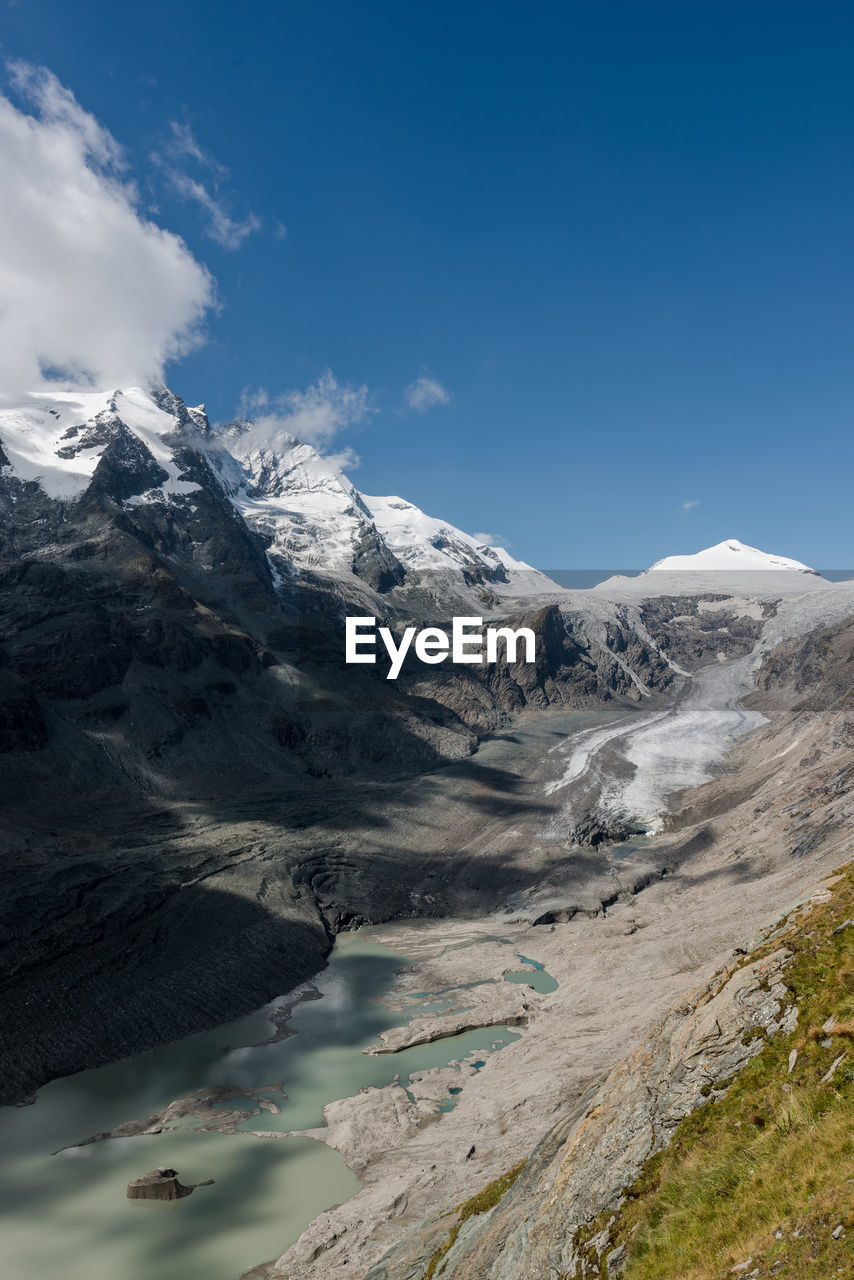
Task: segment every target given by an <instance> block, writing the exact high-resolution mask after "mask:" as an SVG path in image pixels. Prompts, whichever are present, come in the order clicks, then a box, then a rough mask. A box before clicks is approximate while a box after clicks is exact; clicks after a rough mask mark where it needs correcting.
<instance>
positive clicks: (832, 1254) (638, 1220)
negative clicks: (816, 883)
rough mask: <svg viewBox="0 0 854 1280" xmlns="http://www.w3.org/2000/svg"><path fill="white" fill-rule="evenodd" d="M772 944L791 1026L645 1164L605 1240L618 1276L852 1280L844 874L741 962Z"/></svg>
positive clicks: (853, 1103) (850, 990) (850, 1003)
mask: <svg viewBox="0 0 854 1280" xmlns="http://www.w3.org/2000/svg"><path fill="white" fill-rule="evenodd" d="M781 945H784V946H785V947H786V948H787V949H788V950H790V951H791V953H792V956H793V958H792V961H791V964H790V965H789V967H788V969H787V976H786V982H787V985H788V986H789V988H790V990H791V991H792V992H793V994H794V995H795V997H796V1001H797V1005H798V1007H799V1011H800V1013H799V1020H798V1026H797V1028H796V1030H795V1031H794V1032H792V1033H791V1034H790V1035H777V1036H775V1037H771V1038H770V1039H769V1040H768V1041H767V1043H766V1044H765V1046H764V1048H763V1049H762V1052H761V1053H760V1054H758V1055H757V1057H755V1058H754V1059H753V1060H752V1061H751V1062H750V1063H749V1065H748V1066H747V1067H746V1068H745V1069H744V1070H743V1071H742V1072H741V1074H740V1075H739V1076H738V1077H737V1078H736V1079H735V1081H734V1082H733V1083H732V1084H731V1085H730V1086H729V1087H728V1089H727V1090H726V1093H725V1094H723V1096H718V1097H717V1098H715V1099H713V1100H711V1101H710V1102H709V1103H708V1104H707V1105H705V1106H703V1107H701V1108H699V1109H698V1110H697V1111H695V1112H694V1113H693V1114H692V1115H690V1116H688V1117H687V1118H686V1119H685V1120H684V1121H683V1122H682V1123H681V1125H680V1126H679V1128H678V1130H677V1131H676V1135H675V1137H674V1140H673V1141H672V1142H671V1144H670V1146H669V1147H667V1149H666V1150H664V1151H663V1152H661V1153H660V1154H659V1155H657V1156H656V1157H654V1158H653V1159H652V1160H650V1161H649V1162H648V1163H647V1165H646V1166H645V1168H644V1171H643V1173H642V1175H641V1177H640V1178H639V1179H638V1181H637V1183H636V1184H635V1185H634V1186H633V1187H632V1188H631V1189H630V1191H629V1192H628V1193H627V1197H626V1200H625V1202H624V1205H623V1207H622V1210H621V1212H620V1214H619V1215H618V1219H617V1221H616V1222H614V1223H613V1225H612V1227H611V1231H610V1239H611V1247H613V1246H614V1245H616V1244H623V1245H624V1246H625V1250H626V1255H625V1257H626V1261H625V1266H624V1269H623V1270H622V1271H621V1272H620V1276H621V1280H723V1277H725V1276H729V1275H730V1274H735V1275H737V1276H740V1277H742V1280H744V1278H745V1277H751V1280H765V1278H766V1277H769V1278H770V1277H775V1278H780V1277H783V1278H784V1280H790V1278H791V1280H825V1278H826V1277H827V1278H830V1277H837V1276H840V1275H842V1276H854V870H852V869H851V868H850V867H849V868H845V869H844V870H843V872H842V873H841V874H840V877H839V879H838V880H837V881H836V883H835V884H834V885H833V886H832V890H831V897H830V901H828V902H824V903H821V904H820V905H814V906H812V907H810V908H808V909H804V908H801V909H798V910H797V911H795V912H793V913H792V914H791V915H790V916H789V918H788V919H787V921H786V924H785V927H784V929H783V930H782V932H781V933H777V934H776V935H775V937H774V940H773V942H769V943H768V944H767V946H765V947H764V948H760V949H759V950H758V951H756V952H754V953H753V954H752V955H751V956H750V957H749V959H750V960H753V959H756V958H758V957H759V956H761V955H762V954H765V953H767V952H770V951H772V950H775V949H777V948H778V947H780V946H781ZM792 1056H794V1065H793V1066H792V1067H791V1070H790V1060H791V1057H792ZM602 1225H604V1222H600V1223H598V1224H597V1226H599V1227H601V1226H602ZM591 1234H592V1233H591ZM745 1264H746V1265H745ZM605 1274H606V1271H605V1266H604V1262H603V1265H602V1275H603V1276H604V1275H605Z"/></svg>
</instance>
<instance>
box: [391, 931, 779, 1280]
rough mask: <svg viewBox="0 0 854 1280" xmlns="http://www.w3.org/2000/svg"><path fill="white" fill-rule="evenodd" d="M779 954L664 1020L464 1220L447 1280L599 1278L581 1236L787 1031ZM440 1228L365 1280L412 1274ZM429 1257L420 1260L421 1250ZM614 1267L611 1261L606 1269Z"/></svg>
mask: <svg viewBox="0 0 854 1280" xmlns="http://www.w3.org/2000/svg"><path fill="white" fill-rule="evenodd" d="M785 965H786V952H785V951H783V950H780V951H777V952H775V953H774V954H773V955H771V956H768V957H767V958H764V959H761V960H757V961H755V962H753V963H751V964H747V965H745V966H744V967H743V968H740V969H736V970H735V972H729V973H725V974H724V975H723V976H722V977H721V978H719V979H717V980H715V981H714V982H713V983H711V984H709V985H708V986H706V987H704V988H702V989H701V990H699V991H698V992H695V993H694V994H693V995H692V996H690V997H689V998H688V999H686V1000H685V1002H684V1003H683V1004H681V1005H680V1006H679V1008H678V1009H676V1010H674V1012H673V1013H671V1014H670V1015H668V1016H667V1017H666V1018H664V1019H663V1020H662V1021H661V1022H660V1023H659V1024H658V1025H657V1026H656V1027H655V1028H654V1029H653V1030H652V1031H651V1032H650V1034H649V1035H648V1036H647V1037H646V1039H645V1040H644V1042H643V1043H642V1044H641V1045H640V1047H639V1048H638V1049H637V1050H636V1051H635V1052H634V1053H633V1054H632V1055H631V1056H630V1057H629V1058H627V1059H626V1060H625V1061H624V1062H622V1063H620V1065H619V1066H618V1067H615V1068H614V1070H613V1071H612V1072H611V1073H610V1075H609V1076H608V1077H607V1079H606V1080H605V1081H604V1082H603V1083H602V1084H601V1085H600V1086H599V1087H598V1088H597V1089H595V1090H593V1091H592V1092H591V1093H590V1094H589V1095H588V1096H587V1097H586V1098H584V1099H583V1101H582V1103H581V1104H580V1105H579V1106H578V1107H577V1108H576V1109H575V1110H574V1112H572V1113H571V1114H570V1115H568V1116H567V1117H566V1118H565V1119H563V1120H562V1121H561V1122H560V1123H559V1124H558V1125H557V1126H556V1127H555V1128H554V1129H552V1130H551V1131H550V1132H549V1133H548V1134H547V1135H546V1136H545V1137H544V1138H543V1139H542V1141H541V1142H540V1143H539V1145H538V1146H537V1147H536V1148H535V1150H534V1151H533V1153H532V1154H531V1156H530V1159H529V1160H528V1162H527V1165H526V1167H525V1169H524V1171H523V1172H522V1174H521V1176H520V1177H519V1178H518V1179H517V1180H516V1182H515V1183H514V1184H513V1186H512V1188H511V1189H510V1190H509V1191H508V1192H507V1194H506V1195H505V1196H504V1197H503V1198H502V1199H501V1200H500V1201H499V1203H498V1205H497V1206H496V1207H495V1208H494V1209H492V1210H491V1211H489V1212H488V1213H484V1214H482V1215H479V1216H477V1217H474V1218H471V1219H469V1221H468V1222H467V1224H466V1225H465V1226H464V1227H463V1229H462V1230H460V1232H459V1235H458V1236H457V1238H456V1241H455V1242H454V1244H453V1245H452V1247H451V1248H450V1249H449V1250H448V1251H447V1252H446V1253H445V1254H444V1256H443V1258H442V1272H441V1274H442V1276H443V1277H448V1280H452V1278H453V1280H516V1277H518V1276H520V1275H524V1276H526V1277H528V1280H549V1278H550V1277H552V1276H555V1275H560V1276H567V1277H575V1276H584V1275H591V1276H592V1275H596V1276H598V1275H599V1265H600V1258H601V1259H605V1258H607V1256H608V1234H607V1229H606V1230H605V1231H604V1232H601V1233H600V1234H599V1235H596V1236H594V1237H592V1238H589V1239H586V1238H585V1235H584V1228H585V1227H588V1226H589V1224H590V1223H592V1222H593V1221H594V1219H596V1218H598V1217H599V1215H601V1214H603V1213H607V1212H608V1211H609V1210H613V1209H616V1208H617V1207H618V1205H619V1203H620V1198H621V1194H622V1191H623V1188H625V1187H627V1186H628V1185H630V1184H631V1183H632V1182H633V1181H634V1180H635V1178H636V1177H637V1175H638V1173H639V1172H640V1169H641V1167H642V1165H643V1163H644V1161H645V1160H647V1159H648V1158H649V1157H650V1156H651V1155H653V1154H654V1153H655V1152H656V1151H658V1150H660V1149H661V1148H662V1147H663V1146H665V1145H666V1144H667V1143H668V1142H669V1140H670V1137H671V1135H672V1134H673V1132H674V1130H675V1128H676V1126H677V1125H678V1124H679V1122H680V1120H682V1119H683V1118H684V1117H685V1116H686V1115H688V1114H689V1113H690V1112H691V1111H692V1110H693V1109H694V1108H695V1107H697V1106H701V1105H703V1104H704V1103H706V1102H707V1101H708V1100H709V1098H711V1097H713V1096H714V1094H715V1092H716V1091H717V1090H719V1089H721V1088H725V1087H726V1082H727V1081H728V1080H730V1079H731V1078H732V1076H734V1075H735V1074H736V1073H737V1072H738V1071H739V1070H740V1069H741V1067H742V1066H743V1065H744V1064H745V1063H746V1062H747V1061H749V1059H750V1058H751V1057H753V1056H754V1055H755V1054H756V1053H758V1052H759V1051H760V1049H761V1047H762V1042H763V1037H764V1036H766V1035H773V1034H775V1033H776V1032H778V1031H780V1030H781V1028H782V1029H786V1030H792V1029H793V1028H794V1026H795V1021H796V1017H797V1013H796V1010H795V1008H794V1006H793V1005H792V1003H791V1000H790V999H789V998H788V995H787V991H786V986H785V981H784V974H785ZM443 1233H445V1234H446V1233H447V1223H446V1222H445V1221H442V1222H440V1223H438V1224H436V1227H435V1228H434V1230H433V1231H432V1232H430V1231H427V1230H426V1229H425V1231H424V1234H423V1235H421V1236H420V1237H419V1238H418V1239H417V1240H416V1241H415V1242H414V1244H413V1243H407V1242H405V1243H404V1244H403V1245H401V1246H400V1247H399V1248H398V1249H396V1250H393V1251H392V1252H391V1253H390V1254H389V1255H387V1257H386V1258H384V1259H383V1260H382V1261H381V1262H379V1263H378V1264H376V1265H375V1266H374V1267H373V1268H372V1269H371V1270H370V1272H369V1273H368V1274H369V1280H403V1277H409V1276H415V1275H418V1274H419V1272H418V1270H417V1267H418V1265H419V1264H418V1263H416V1262H415V1261H414V1259H413V1248H414V1253H415V1256H416V1257H420V1258H421V1259H423V1258H424V1254H425V1252H426V1251H427V1249H429V1246H430V1245H431V1244H433V1245H434V1248H440V1247H441V1244H442V1238H443ZM428 1256H429V1254H428ZM615 1261H616V1259H613V1258H612V1259H611V1264H612V1266H613V1263H614V1262H615Z"/></svg>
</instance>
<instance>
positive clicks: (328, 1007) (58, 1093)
mask: <svg viewBox="0 0 854 1280" xmlns="http://www.w3.org/2000/svg"><path fill="white" fill-rule="evenodd" d="M408 964H409V961H408V959H407V958H406V957H405V956H402V955H399V954H398V953H396V952H394V951H392V950H390V949H389V948H388V947H385V946H381V945H379V944H377V943H374V942H371V941H370V940H369V939H368V938H365V937H360V936H359V935H344V936H343V937H342V938H341V939H340V940H339V942H338V944H337V945H336V947H335V949H334V951H333V953H332V955H331V957H330V963H329V965H328V967H327V968H326V969H325V970H324V971H323V972H322V973H321V974H320V975H319V976H318V977H317V978H316V979H315V981H314V983H313V984H312V985H313V987H314V988H315V989H316V993H318V994H319V996H320V998H319V999H318V998H317V997H316V995H315V996H314V998H304V999H303V1000H301V1001H300V1002H299V1003H298V1004H297V1005H296V1006H295V1008H294V1011H293V1013H292V1014H291V1017H290V1019H289V1021H288V1022H287V1024H286V1029H287V1032H288V1033H289V1034H285V1035H284V1036H283V1037H281V1038H273V1039H271V1037H275V1036H276V1034H277V1027H276V1025H275V1023H274V1022H273V1021H271V1018H270V1014H271V1012H273V1009H274V1006H275V1004H276V1003H279V1002H273V1004H271V1005H268V1006H265V1008H264V1009H261V1010H259V1011H257V1012H256V1013H254V1014H251V1015H249V1016H248V1017H245V1018H241V1019H239V1020H238V1021H236V1022H232V1023H229V1024H227V1025H224V1026H221V1027H218V1028H217V1029H215V1030H214V1031H211V1032H206V1033H204V1034H201V1035H196V1036H191V1037H189V1038H187V1039H184V1040H181V1041H177V1042H175V1043H173V1044H170V1045H166V1046H165V1047H163V1048H161V1049H155V1050H151V1051H150V1052H147V1053H143V1054H139V1055H137V1056H135V1057H132V1058H126V1059H124V1060H122V1061H120V1062H116V1063H113V1064H111V1065H110V1066H107V1067H101V1068H97V1069H94V1070H91V1071H83V1072H80V1073H79V1074H78V1075H75V1076H69V1077H66V1078H64V1079H60V1080H55V1081H53V1082H52V1083H51V1084H49V1085H46V1086H45V1087H44V1088H43V1089H41V1090H40V1091H39V1094H38V1096H37V1099H36V1102H35V1103H34V1104H33V1105H31V1106H24V1107H6V1108H2V1109H0V1151H2V1157H0V1240H2V1245H0V1252H2V1264H0V1272H2V1275H3V1277H4V1280H117V1278H118V1277H121V1280H152V1277H154V1276H156V1277H157V1280H234V1278H235V1277H237V1276H239V1275H241V1274H242V1273H243V1272H244V1271H246V1270H248V1269H249V1268H250V1267H252V1266H255V1265H257V1264H258V1263H260V1262H264V1261H267V1260H269V1259H271V1258H275V1257H278V1256H279V1255H280V1254H282V1253H283V1252H284V1251H285V1250H286V1249H287V1248H288V1246H289V1245H290V1244H292V1243H293V1242H294V1241H295V1240H296V1239H297V1238H298V1236H299V1235H300V1234H301V1233H302V1231H303V1229H304V1228H305V1227H306V1226H307V1224H308V1223H309V1222H310V1221H311V1220H312V1218H314V1217H316V1215H317V1214H318V1213H320V1212H321V1211H322V1210H324V1209H327V1208H329V1207H331V1206H332V1205H334V1204H337V1203H340V1202H341V1201H342V1200H346V1199H348V1198H349V1197H350V1196H352V1195H354V1194H355V1193H356V1192H357V1191H358V1189H359V1183H358V1180H357V1179H356V1178H355V1176H354V1175H353V1174H352V1173H351V1172H350V1171H349V1169H348V1168H347V1166H346V1165H345V1163H344V1160H343V1158H342V1157H341V1156H340V1155H339V1154H338V1153H337V1152H336V1151H333V1150H332V1149H331V1148H328V1147H326V1146H325V1145H324V1144H322V1143H320V1142H316V1141H314V1140H313V1139H311V1138H296V1137H282V1138H275V1137H270V1138H263V1137H256V1136H253V1135H252V1133H251V1132H242V1131H238V1132H237V1133H235V1134H223V1133H217V1132H214V1133H198V1132H194V1131H193V1126H195V1125H198V1124H199V1123H200V1121H199V1120H198V1119H197V1118H195V1117H192V1116H190V1117H186V1118H184V1119H183V1120H181V1121H180V1122H179V1124H178V1127H177V1128H176V1129H175V1130H174V1131H172V1132H164V1133H161V1134H157V1135H141V1136H136V1137H125V1138H107V1139H104V1140H102V1141H98V1142H94V1143H90V1144H89V1145H85V1146H68V1144H71V1143H77V1142H80V1141H82V1140H83V1139H86V1138H88V1137H90V1136H92V1135H94V1134H96V1133H103V1132H105V1131H109V1130H110V1129H113V1128H114V1127H115V1126H116V1125H119V1124H122V1123H125V1122H127V1121H134V1120H144V1119H145V1118H146V1117H148V1116H150V1115H152V1114H154V1113H155V1112H158V1111H161V1110H162V1109H163V1108H164V1107H165V1106H167V1105H168V1104H169V1103H170V1102H172V1101H173V1100H175V1099H177V1098H181V1097H185V1096H187V1095H189V1094H192V1093H194V1092H195V1091H196V1090H197V1089H199V1088H201V1087H202V1086H205V1085H227V1086H233V1087H234V1088H235V1090H236V1091H239V1090H256V1091H257V1090H265V1093H264V1095H263V1096H265V1097H266V1098H268V1099H270V1101H271V1102H272V1103H274V1104H276V1105H278V1106H279V1107H280V1108H281V1109H280V1111H279V1112H278V1114H277V1113H276V1112H275V1111H272V1112H270V1111H267V1110H265V1111H263V1112H262V1113H261V1114H260V1115H255V1116H251V1117H249V1118H247V1120H246V1121H245V1122H243V1123H242V1124H241V1126H240V1130H249V1131H251V1130H262V1131H279V1132H281V1133H283V1134H285V1133H287V1132H288V1131H291V1130H296V1129H305V1128H311V1127H314V1126H318V1125H321V1124H322V1122H323V1115H322V1113H323V1107H324V1106H325V1105H326V1103H328V1102H331V1101H333V1100H335V1099H337V1098H345V1097H350V1096H352V1095H354V1094H356V1093H358V1091H359V1090H360V1089H361V1088H363V1087H364V1086H366V1085H375V1086H382V1085H386V1084H389V1083H391V1081H392V1080H394V1079H395V1078H396V1077H397V1076H399V1077H400V1079H401V1083H403V1084H406V1083H407V1080H408V1077H409V1076H410V1074H411V1073H413V1072H418V1071H423V1070H425V1069H428V1068H431V1067H439V1066H441V1067H446V1066H448V1065H449V1064H450V1063H452V1062H454V1061H457V1060H462V1059H463V1058H466V1057H468V1056H469V1055H471V1054H475V1053H476V1054H477V1055H478V1058H479V1059H480V1060H481V1061H484V1060H486V1057H487V1055H488V1054H489V1053H490V1052H491V1051H493V1050H494V1049H498V1048H501V1047H503V1045H505V1044H507V1043H509V1042H510V1041H511V1040H515V1039H517V1038H518V1035H517V1033H516V1032H513V1031H510V1030H508V1029H507V1028H505V1027H488V1028H486V1029H484V1030H482V1031H470V1032H467V1033H466V1034H464V1035H458V1036H450V1037H447V1038H446V1039H443V1040H440V1041H436V1042H434V1043H432V1044H428V1045H420V1046H417V1047H414V1048H411V1049H407V1050H404V1051H403V1052H401V1053H396V1054H391V1055H382V1056H371V1055H367V1054H365V1053H363V1049H365V1048H366V1047H367V1046H368V1045H370V1044H373V1043H375V1042H376V1040H377V1036H378V1033H379V1032H380V1031H383V1030H385V1029H387V1028H388V1027H391V1026H394V1025H399V1024H400V1022H401V1015H400V1014H398V1013H395V1012H393V1011H392V1010H390V1009H388V1008H386V1007H384V1005H383V1004H382V997H383V996H384V995H385V994H386V993H387V992H388V991H389V990H390V988H391V986H392V984H393V982H394V979H395V974H396V972H397V971H399V970H400V969H401V968H404V967H405V966H406V965H408ZM524 978H527V979H528V980H529V981H532V980H534V978H535V975H532V974H531V973H530V972H529V973H527V974H523V975H521V976H520V977H519V978H518V980H519V981H522V980H523V979H524ZM536 978H537V979H538V980H540V981H544V979H540V977H539V973H538V974H537V975H536ZM425 994H426V993H425ZM309 995H310V996H311V995H314V993H313V992H311V993H309ZM264 1041H267V1043H264ZM271 1085H276V1088H273V1089H270V1088H269V1086H271ZM282 1090H284V1092H285V1093H286V1094H287V1097H286V1098H285V1097H283V1096H282ZM452 1093H453V1094H454V1095H456V1094H458V1093H459V1090H452ZM455 1100H456V1099H455V1097H454V1099H453V1101H455ZM227 1102H228V1105H230V1106H232V1107H240V1106H241V1105H244V1106H252V1105H255V1104H254V1103H251V1102H250V1101H248V1100H245V1099H241V1098H239V1097H236V1098H235V1099H234V1100H231V1099H227ZM448 1105H451V1104H450V1102H449V1104H448ZM443 1109H447V1108H446V1107H444V1108H443ZM62 1147H67V1149H66V1150H62V1151H60V1150H59V1148H62ZM51 1152H58V1154H55V1155H52V1154H51ZM158 1166H168V1167H171V1168H174V1169H177V1171H178V1174H179V1177H180V1179H181V1182H182V1183H184V1184H185V1185H186V1184H190V1183H200V1182H204V1181H206V1180H207V1179H209V1178H213V1179H214V1185H213V1186H209V1187H199V1188H198V1189H197V1190H196V1191H194V1192H193V1194H192V1195H191V1196H188V1197H187V1198H185V1199H182V1200H179V1201H175V1202H172V1203H156V1202H151V1201H138V1200H137V1201H131V1200H128V1199H127V1198H126V1195H125V1190H126V1185H127V1183H128V1182H129V1181H131V1180H132V1179H134V1178H139V1177H141V1176H142V1175H143V1174H145V1173H147V1172H148V1171H149V1170H151V1169H154V1168H157V1167H158Z"/></svg>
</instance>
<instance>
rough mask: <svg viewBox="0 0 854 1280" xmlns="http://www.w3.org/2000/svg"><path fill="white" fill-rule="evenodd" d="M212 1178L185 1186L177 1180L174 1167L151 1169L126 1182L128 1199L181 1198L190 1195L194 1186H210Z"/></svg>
mask: <svg viewBox="0 0 854 1280" xmlns="http://www.w3.org/2000/svg"><path fill="white" fill-rule="evenodd" d="M212 1186H213V1178H210V1179H208V1181H207V1182H194V1183H193V1185H192V1186H189V1187H185V1186H184V1185H183V1183H181V1182H179V1181H178V1173H177V1171H176V1170H175V1169H152V1171H151V1173H147V1174H146V1175H145V1177H144V1178H135V1179H134V1180H133V1182H129V1183H128V1190H127V1197H128V1200H182V1199H183V1198H184V1196H188V1195H191V1194H192V1192H194V1191H195V1189H196V1187H212Z"/></svg>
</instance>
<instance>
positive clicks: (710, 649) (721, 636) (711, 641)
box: [642, 592, 775, 670]
mask: <svg viewBox="0 0 854 1280" xmlns="http://www.w3.org/2000/svg"><path fill="white" fill-rule="evenodd" d="M727 600H728V597H727V596H722V595H714V594H712V593H709V592H707V593H706V594H705V595H700V596H697V597H691V596H660V597H657V598H656V599H654V600H644V602H643V605H642V613H643V620H644V623H645V625H646V627H647V630H648V631H649V634H650V635H651V636H652V638H653V640H654V641H655V643H656V644H657V645H658V646H659V648H660V649H662V650H664V651H665V652H666V653H667V655H668V657H670V658H672V659H673V660H674V661H675V662H677V663H679V665H680V666H685V667H688V669H689V670H690V668H691V667H694V666H696V665H697V664H698V663H700V662H704V661H707V660H708V659H709V658H710V657H712V658H713V657H714V656H715V655H716V654H717V653H723V654H725V655H726V657H728V658H740V657H743V656H744V655H745V654H748V653H750V652H751V650H752V649H753V647H754V645H755V644H756V641H757V640H758V639H759V636H760V634H761V632H762V621H761V620H760V619H758V618H753V617H745V616H740V615H739V613H738V611H737V606H733V607H731V608H727V607H726V602H727ZM703 604H707V605H709V604H712V605H714V604H720V605H721V607H720V608H714V609H705V610H704V609H703V608H702V605H703ZM762 611H763V614H764V616H765V617H770V616H772V615H773V613H774V612H775V606H774V605H773V604H765V605H763V606H762Z"/></svg>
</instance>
